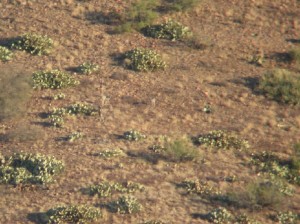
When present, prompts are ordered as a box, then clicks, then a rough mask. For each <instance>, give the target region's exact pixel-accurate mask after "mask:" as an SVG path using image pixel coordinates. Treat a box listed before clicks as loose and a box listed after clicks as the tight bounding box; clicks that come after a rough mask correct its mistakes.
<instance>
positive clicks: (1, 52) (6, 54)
mask: <svg viewBox="0 0 300 224" xmlns="http://www.w3.org/2000/svg"><path fill="white" fill-rule="evenodd" d="M12 56H13V53H12V52H11V51H10V50H9V49H7V48H6V47H2V46H0V60H1V61H10V60H11V59H12Z"/></svg>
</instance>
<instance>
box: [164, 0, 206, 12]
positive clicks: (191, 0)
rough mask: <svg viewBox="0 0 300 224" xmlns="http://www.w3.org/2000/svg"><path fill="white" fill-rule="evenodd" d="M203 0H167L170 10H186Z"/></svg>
mask: <svg viewBox="0 0 300 224" xmlns="http://www.w3.org/2000/svg"><path fill="white" fill-rule="evenodd" d="M201 2H202V0H165V3H166V5H165V7H166V8H167V10H168V11H177V12H179V11H186V10H190V9H192V8H194V7H196V6H197V5H198V4H200V3H201Z"/></svg>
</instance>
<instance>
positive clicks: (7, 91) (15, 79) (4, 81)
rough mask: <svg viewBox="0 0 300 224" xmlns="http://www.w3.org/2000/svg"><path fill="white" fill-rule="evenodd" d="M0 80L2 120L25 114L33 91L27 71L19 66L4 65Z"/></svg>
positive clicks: (0, 118)
mask: <svg viewBox="0 0 300 224" xmlns="http://www.w3.org/2000/svg"><path fill="white" fill-rule="evenodd" d="M0 80H1V82H0V121H1V120H4V119H10V118H14V117H16V116H18V115H21V114H24V113H25V111H26V102H27V101H28V100H29V99H30V96H31V92H32V91H31V90H32V87H31V84H30V79H29V78H28V76H27V75H26V73H24V72H23V71H22V72H20V71H19V68H18V69H13V68H11V67H2V69H1V71H0Z"/></svg>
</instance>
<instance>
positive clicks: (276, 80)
mask: <svg viewBox="0 0 300 224" xmlns="http://www.w3.org/2000/svg"><path fill="white" fill-rule="evenodd" d="M259 90H260V91H261V92H262V93H263V94H265V95H266V96H267V97H269V98H271V99H273V100H276V101H278V102H280V103H287V104H293V105H299V104H300V76H299V74H294V73H292V72H290V71H288V70H285V69H276V70H273V71H270V72H267V73H266V74H264V75H263V77H262V78H261V80H260V82H259Z"/></svg>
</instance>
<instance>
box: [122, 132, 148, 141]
mask: <svg viewBox="0 0 300 224" xmlns="http://www.w3.org/2000/svg"><path fill="white" fill-rule="evenodd" d="M123 138H124V139H126V140H128V141H139V140H142V139H145V138H146V135H144V134H142V133H141V132H139V131H137V130H130V131H126V132H124V134H123Z"/></svg>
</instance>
